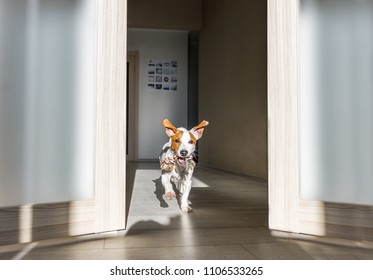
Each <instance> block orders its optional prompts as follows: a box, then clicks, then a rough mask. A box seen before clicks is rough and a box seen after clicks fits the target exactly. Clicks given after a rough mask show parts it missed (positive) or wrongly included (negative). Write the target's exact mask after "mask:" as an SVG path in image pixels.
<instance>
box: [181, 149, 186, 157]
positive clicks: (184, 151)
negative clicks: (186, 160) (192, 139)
mask: <svg viewBox="0 0 373 280" xmlns="http://www.w3.org/2000/svg"><path fill="white" fill-rule="evenodd" d="M180 155H181V156H183V157H186V156H187V155H188V151H187V150H181V151H180Z"/></svg>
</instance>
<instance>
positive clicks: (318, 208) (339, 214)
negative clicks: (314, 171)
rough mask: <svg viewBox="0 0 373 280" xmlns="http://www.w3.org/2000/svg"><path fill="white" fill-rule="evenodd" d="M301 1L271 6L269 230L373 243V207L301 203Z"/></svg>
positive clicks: (272, 1) (270, 0)
mask: <svg viewBox="0 0 373 280" xmlns="http://www.w3.org/2000/svg"><path fill="white" fill-rule="evenodd" d="M299 1H300V0H283V1H278V0H268V2H267V3H268V192H269V196H268V199H269V227H270V228H271V229H273V230H281V231H288V232H295V233H305V234H312V235H319V236H330V237H341V238H346V239H353V240H360V241H362V240H363V241H364V240H365V241H373V206H371V205H357V204H346V203H334V202H325V201H311V200H304V199H301V198H300V191H299V187H300V182H299V138H298V136H299V133H298V125H299V123H298V118H299V114H298V110H299V107H298V60H299V55H298V54H299V45H298V29H299V26H298V24H299V21H298V17H299V5H300V4H299Z"/></svg>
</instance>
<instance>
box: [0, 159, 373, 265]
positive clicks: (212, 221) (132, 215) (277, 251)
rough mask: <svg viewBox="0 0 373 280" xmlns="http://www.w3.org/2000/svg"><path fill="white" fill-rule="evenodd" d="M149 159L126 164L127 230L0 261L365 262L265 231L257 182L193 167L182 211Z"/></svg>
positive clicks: (12, 250)
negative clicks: (168, 197)
mask: <svg viewBox="0 0 373 280" xmlns="http://www.w3.org/2000/svg"><path fill="white" fill-rule="evenodd" d="M159 175H160V171H159V169H158V164H157V163H155V162H142V163H128V164H127V187H128V190H127V201H128V202H130V204H129V203H127V208H128V209H129V212H128V213H129V214H128V220H127V230H124V231H119V232H116V233H104V234H92V235H87V236H79V237H71V238H64V239H53V240H46V241H40V242H34V243H30V244H17V245H8V246H2V247H0V259H43V260H45V259H57V260H59V259H87V260H88V259H140V260H141V259H150V260H152V259H177V260H182V259H187V260H191V259H211V260H214V259H373V245H372V244H369V243H368V244H367V243H366V244H364V245H362V244H358V243H356V242H352V241H351V242H350V241H345V240H338V239H326V238H316V237H310V236H302V235H294V234H293V235H290V234H287V233H280V232H271V231H270V230H268V228H267V217H268V205H267V185H266V182H265V181H263V180H258V179H255V178H249V177H243V176H237V175H233V174H230V173H225V172H221V171H216V170H212V169H207V168H203V167H198V168H197V169H196V171H195V176H194V178H193V180H194V181H193V188H192V191H191V195H190V201H191V202H192V205H191V206H192V207H193V209H194V212H193V213H191V214H184V213H182V212H181V211H180V210H179V207H178V204H177V201H176V200H172V201H165V200H163V198H162V187H161V186H160V184H159Z"/></svg>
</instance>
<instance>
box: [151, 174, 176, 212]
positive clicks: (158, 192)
mask: <svg viewBox="0 0 373 280" xmlns="http://www.w3.org/2000/svg"><path fill="white" fill-rule="evenodd" d="M153 183H154V184H155V191H154V194H155V197H156V198H157V199H158V200H159V203H160V204H159V206H160V207H162V208H168V207H169V205H168V203H167V202H166V200H165V199H164V194H165V188H164V186H163V185H162V180H161V177H159V178H157V179H155V180H153ZM172 188H173V189H174V192H175V193H176V198H177V202H178V204H179V206H180V201H179V198H180V192H179V190H178V189H177V188H176V186H175V184H174V183H172Z"/></svg>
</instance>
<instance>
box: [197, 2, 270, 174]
mask: <svg viewBox="0 0 373 280" xmlns="http://www.w3.org/2000/svg"><path fill="white" fill-rule="evenodd" d="M202 7H203V28H202V31H201V33H200V50H199V51H200V53H199V66H200V68H199V73H200V74H199V83H200V85H199V119H200V120H202V119H206V120H208V121H210V126H209V127H208V128H206V131H205V134H204V138H203V139H201V141H200V144H199V145H200V149H199V150H200V161H201V163H202V164H205V165H207V166H211V167H215V168H219V169H224V170H228V171H232V172H235V173H240V174H246V175H252V176H257V177H262V178H266V177H267V25H266V21H267V1H265V0H250V1H247V0H235V1H231V0H203V6H202Z"/></svg>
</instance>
